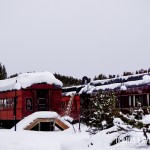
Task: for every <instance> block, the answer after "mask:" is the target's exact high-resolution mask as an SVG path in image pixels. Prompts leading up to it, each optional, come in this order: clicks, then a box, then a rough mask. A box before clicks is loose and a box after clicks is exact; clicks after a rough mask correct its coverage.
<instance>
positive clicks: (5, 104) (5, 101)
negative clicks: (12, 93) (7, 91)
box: [3, 99, 7, 108]
mask: <svg viewBox="0 0 150 150" xmlns="http://www.w3.org/2000/svg"><path fill="white" fill-rule="evenodd" d="M3 106H4V108H7V100H6V99H4V105H3Z"/></svg>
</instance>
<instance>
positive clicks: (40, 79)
mask: <svg viewBox="0 0 150 150" xmlns="http://www.w3.org/2000/svg"><path fill="white" fill-rule="evenodd" d="M38 83H47V84H54V85H58V86H61V87H62V85H63V84H62V82H61V81H59V80H58V79H56V78H55V77H54V75H53V74H52V73H50V72H47V71H46V72H34V73H23V74H20V75H18V76H17V77H14V78H10V79H6V80H1V81H0V91H8V90H19V89H21V88H27V87H29V86H31V85H33V84H38Z"/></svg>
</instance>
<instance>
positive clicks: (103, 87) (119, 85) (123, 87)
mask: <svg viewBox="0 0 150 150" xmlns="http://www.w3.org/2000/svg"><path fill="white" fill-rule="evenodd" d="M104 81H106V80H104ZM104 81H102V82H103V83H104ZM94 82H95V83H96V81H94ZM97 82H99V81H97ZM102 82H101V83H102ZM92 83H93V81H92ZM145 84H147V85H149V86H150V76H149V75H144V76H143V77H142V80H136V81H127V82H123V83H112V84H106V85H99V86H94V85H93V84H91V83H89V84H88V85H87V86H85V87H84V88H82V89H81V91H80V92H79V93H80V94H82V93H87V94H90V93H92V92H93V91H94V90H114V89H117V88H118V89H120V90H127V88H130V87H132V86H140V85H145Z"/></svg>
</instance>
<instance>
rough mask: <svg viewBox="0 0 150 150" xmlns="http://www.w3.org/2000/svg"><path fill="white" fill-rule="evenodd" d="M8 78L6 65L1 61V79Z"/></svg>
mask: <svg viewBox="0 0 150 150" xmlns="http://www.w3.org/2000/svg"><path fill="white" fill-rule="evenodd" d="M6 78H7V71H6V68H5V66H4V65H2V64H1V63H0V80H3V79H6Z"/></svg>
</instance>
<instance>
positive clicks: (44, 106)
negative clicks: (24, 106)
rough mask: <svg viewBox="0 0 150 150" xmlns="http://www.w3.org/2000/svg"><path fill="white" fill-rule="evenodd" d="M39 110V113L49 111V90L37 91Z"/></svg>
mask: <svg viewBox="0 0 150 150" xmlns="http://www.w3.org/2000/svg"><path fill="white" fill-rule="evenodd" d="M37 109H38V111H46V110H48V97H47V90H37Z"/></svg>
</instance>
